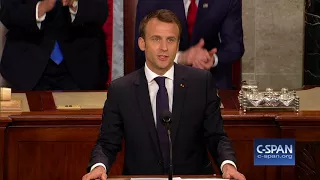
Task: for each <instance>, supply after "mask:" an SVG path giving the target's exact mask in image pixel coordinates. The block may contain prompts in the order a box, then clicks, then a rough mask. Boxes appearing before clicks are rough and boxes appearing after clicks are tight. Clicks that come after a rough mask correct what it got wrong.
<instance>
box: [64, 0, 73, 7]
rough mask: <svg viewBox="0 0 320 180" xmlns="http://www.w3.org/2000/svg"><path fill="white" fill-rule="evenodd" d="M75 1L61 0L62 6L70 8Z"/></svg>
mask: <svg viewBox="0 0 320 180" xmlns="http://www.w3.org/2000/svg"><path fill="white" fill-rule="evenodd" d="M74 1H75V0H61V2H62V5H63V6H70V7H71V6H72V4H73V2H74Z"/></svg>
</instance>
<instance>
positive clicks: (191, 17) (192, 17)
mask: <svg viewBox="0 0 320 180" xmlns="http://www.w3.org/2000/svg"><path fill="white" fill-rule="evenodd" d="M197 10H198V7H197V4H196V0H191V3H190V6H189V9H188V16H187V22H188V32H189V37H190V39H191V36H192V30H193V26H194V23H195V22H196V17H197Z"/></svg>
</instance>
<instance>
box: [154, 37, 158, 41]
mask: <svg viewBox="0 0 320 180" xmlns="http://www.w3.org/2000/svg"><path fill="white" fill-rule="evenodd" d="M152 41H160V38H159V37H152Z"/></svg>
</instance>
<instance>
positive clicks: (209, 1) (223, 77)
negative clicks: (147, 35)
mask: <svg viewBox="0 0 320 180" xmlns="http://www.w3.org/2000/svg"><path fill="white" fill-rule="evenodd" d="M156 9H169V10H171V11H173V12H174V13H175V14H176V15H177V16H178V17H179V19H180V21H181V23H182V35H181V41H180V47H179V52H178V53H177V57H176V59H175V62H177V63H179V64H184V65H189V66H192V67H196V68H201V69H206V70H210V71H211V73H212V75H213V76H214V77H215V79H216V80H217V83H216V84H217V87H218V88H219V89H231V88H232V63H233V62H235V61H237V60H240V59H241V57H242V55H243V53H244V45H243V30H242V7H241V0H223V1H222V0H152V1H150V0H138V5H137V10H136V41H138V38H139V32H138V26H139V22H140V21H141V19H142V18H143V17H144V16H145V15H146V14H148V13H149V12H151V11H154V10H156ZM144 61H145V59H144V57H143V52H142V51H140V50H139V48H138V47H136V61H135V63H136V68H137V69H139V68H141V67H142V66H143V65H144ZM239 76H240V74H239Z"/></svg>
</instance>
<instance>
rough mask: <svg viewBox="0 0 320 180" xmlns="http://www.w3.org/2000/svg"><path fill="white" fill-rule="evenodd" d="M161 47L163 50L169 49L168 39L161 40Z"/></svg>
mask: <svg viewBox="0 0 320 180" xmlns="http://www.w3.org/2000/svg"><path fill="white" fill-rule="evenodd" d="M160 49H161V50H162V51H167V50H168V45H167V41H161V43H160Z"/></svg>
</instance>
